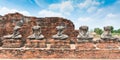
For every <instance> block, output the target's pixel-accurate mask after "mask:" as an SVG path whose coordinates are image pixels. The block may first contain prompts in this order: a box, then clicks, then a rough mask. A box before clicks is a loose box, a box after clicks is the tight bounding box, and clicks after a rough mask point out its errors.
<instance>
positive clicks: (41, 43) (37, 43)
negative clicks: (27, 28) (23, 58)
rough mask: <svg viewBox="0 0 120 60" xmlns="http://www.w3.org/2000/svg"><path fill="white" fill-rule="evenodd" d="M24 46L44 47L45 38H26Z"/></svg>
mask: <svg viewBox="0 0 120 60" xmlns="http://www.w3.org/2000/svg"><path fill="white" fill-rule="evenodd" d="M25 47H28V48H46V47H47V45H46V40H45V39H43V40H30V39H28V40H27V41H26V44H25Z"/></svg>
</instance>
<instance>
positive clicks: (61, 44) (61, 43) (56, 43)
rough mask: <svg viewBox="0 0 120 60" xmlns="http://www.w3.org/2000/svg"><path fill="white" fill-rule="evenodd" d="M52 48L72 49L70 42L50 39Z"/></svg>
mask: <svg viewBox="0 0 120 60" xmlns="http://www.w3.org/2000/svg"><path fill="white" fill-rule="evenodd" d="M48 42H50V44H51V48H70V40H55V39H50V40H49V41H48Z"/></svg>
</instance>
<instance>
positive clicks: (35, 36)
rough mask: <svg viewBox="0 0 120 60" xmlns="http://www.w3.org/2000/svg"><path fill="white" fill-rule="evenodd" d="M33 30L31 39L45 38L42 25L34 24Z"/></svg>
mask: <svg viewBox="0 0 120 60" xmlns="http://www.w3.org/2000/svg"><path fill="white" fill-rule="evenodd" d="M32 30H33V34H32V35H30V36H28V38H29V39H37V40H41V39H44V36H43V35H42V33H41V27H40V26H38V25H37V26H33V27H32Z"/></svg>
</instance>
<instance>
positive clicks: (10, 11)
mask: <svg viewBox="0 0 120 60" xmlns="http://www.w3.org/2000/svg"><path fill="white" fill-rule="evenodd" d="M15 12H19V13H21V14H23V15H27V16H30V13H29V12H28V11H21V10H17V9H9V8H7V7H2V8H0V14H1V15H5V14H8V13H15Z"/></svg>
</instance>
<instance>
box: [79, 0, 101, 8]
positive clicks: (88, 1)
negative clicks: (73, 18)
mask: <svg viewBox="0 0 120 60" xmlns="http://www.w3.org/2000/svg"><path fill="white" fill-rule="evenodd" d="M98 5H100V2H97V1H96V0H85V1H84V2H82V3H80V4H78V7H79V8H81V9H82V8H89V7H90V6H98Z"/></svg>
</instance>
